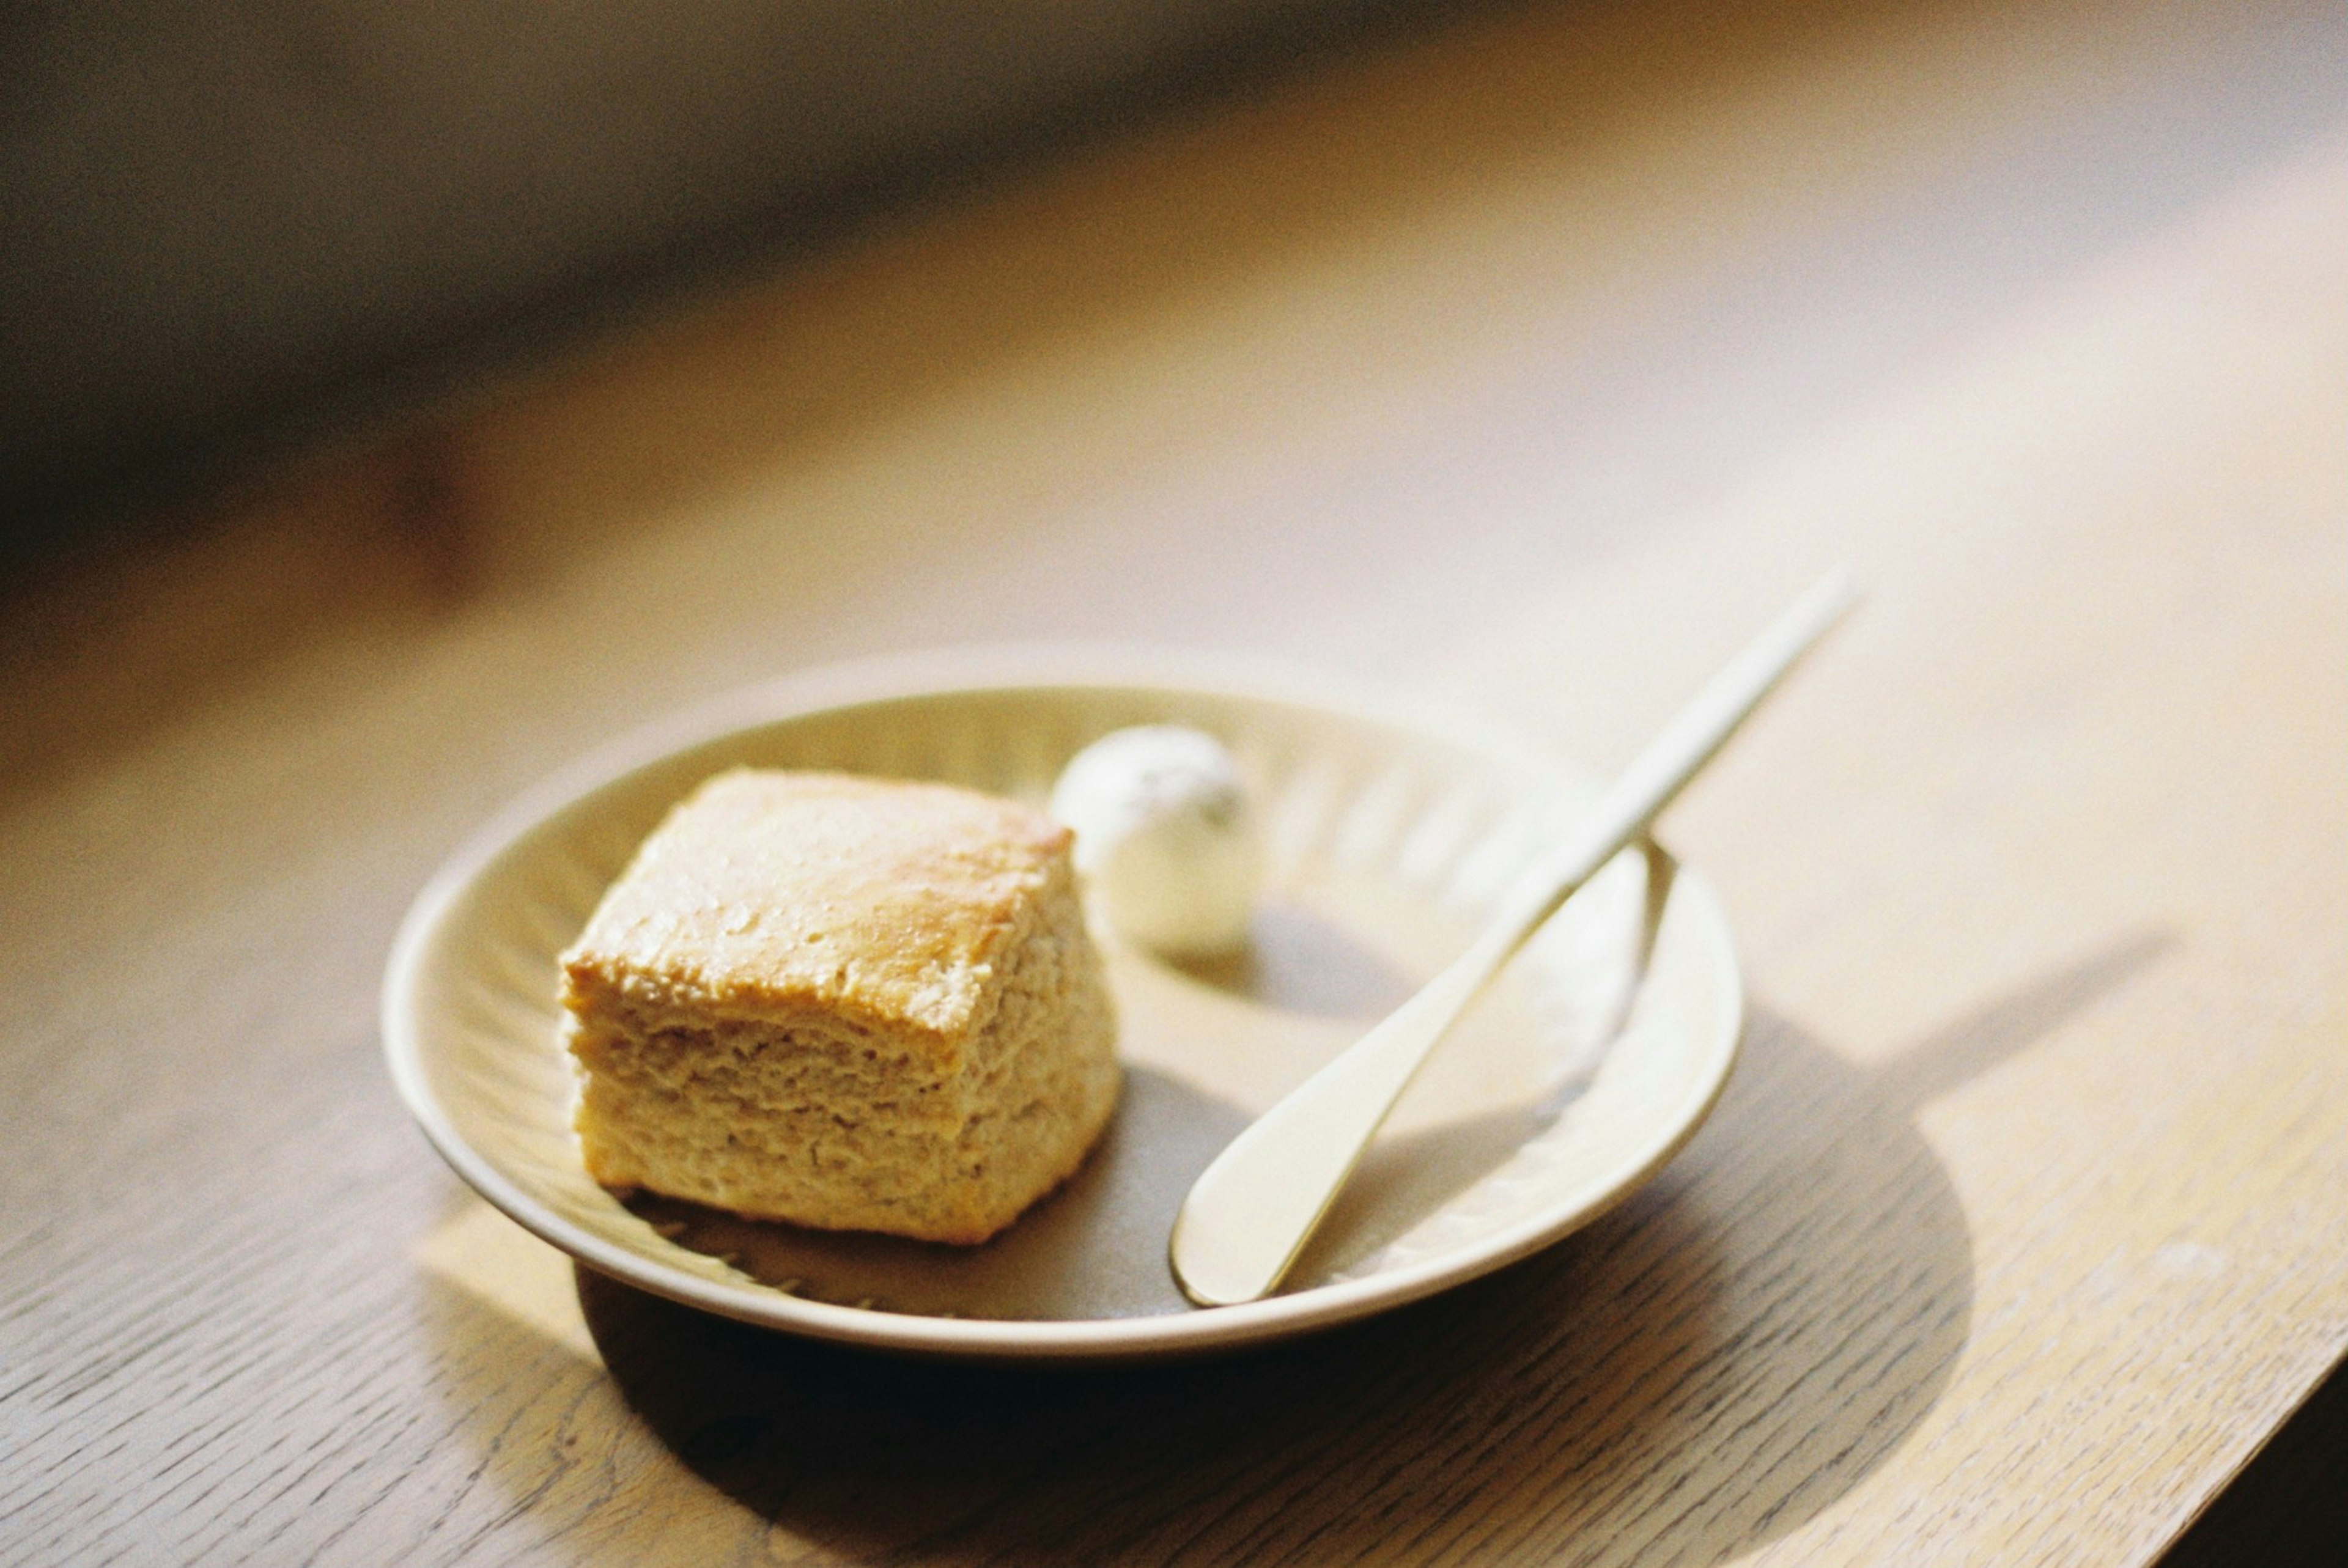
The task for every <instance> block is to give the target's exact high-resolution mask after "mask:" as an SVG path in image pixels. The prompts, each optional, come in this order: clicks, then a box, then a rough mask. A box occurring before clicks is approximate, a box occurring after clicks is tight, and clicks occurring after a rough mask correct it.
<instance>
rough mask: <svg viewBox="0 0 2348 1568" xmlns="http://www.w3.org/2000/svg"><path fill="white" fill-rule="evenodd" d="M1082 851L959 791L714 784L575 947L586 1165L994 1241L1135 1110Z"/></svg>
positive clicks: (736, 1204) (690, 1188)
mask: <svg viewBox="0 0 2348 1568" xmlns="http://www.w3.org/2000/svg"><path fill="white" fill-rule="evenodd" d="M1069 843H1070V835H1069V833H1068V831H1067V830H1066V828H1064V827H1061V826H1060V825H1057V824H1056V823H1054V822H1053V821H1051V819H1049V818H1048V817H1046V816H1045V815H1042V814H1041V813H1039V812H1036V811H1034V810H1031V809H1029V808H1028V807H1026V806H1024V805H1020V804H1017V803H1015V802H1012V801H1007V800H999V799H996V798H994V797H993V796H989V795H983V794H975V793H973V792H972V791H969V790H963V789H957V788H954V787H953V786H951V785H946V784H910V783H901V782H896V781H889V780H880V779H869V778H860V777H854V776H850V775H847V774H813V773H779V772H772V771H758V770H750V769H740V770H736V771H735V772H732V773H726V774H718V775H716V777H714V778H712V779H710V780H708V781H707V782H706V783H705V784H703V785H702V786H701V787H700V788H699V789H698V790H696V791H695V793H694V794H692V795H691V796H690V797H688V798H687V799H686V800H685V802H684V803H683V804H680V805H678V806H677V807H676V808H675V810H674V811H672V812H671V813H670V814H669V815H668V817H667V819H666V820H665V821H664V822H663V823H662V824H661V825H660V826H659V827H658V828H656V829H655V830H654V833H653V835H652V836H651V837H649V838H647V839H646V840H645V841H644V845H643V846H642V847H641V848H639V849H638V850H637V852H636V856H635V858H634V860H633V862H632V863H631V864H630V865H629V866H628V868H627V870H626V871H625V872H623V874H622V875H621V876H620V879H619V880H618V881H617V882H615V883H613V885H612V887H611V889H610V890H609V891H608V892H607V893H605V895H604V896H603V900H602V904H601V905H599V906H598V907H597V908H596V910H595V913H594V916H593V917H592V918H591V919H590V920H589V921H588V924H587V928H586V930H585V931H584V932H582V934H581V936H580V938H579V939H578V941H577V942H576V943H574V944H573V945H572V948H570V950H569V951H568V952H566V953H565V954H564V955H563V957H562V971H563V996H562V1001H563V1006H564V1008H565V1009H567V1012H568V1015H569V1016H568V1020H567V1022H566V1034H567V1038H568V1043H569V1046H570V1049H571V1051H572V1055H573V1056H574V1057H575V1058H576V1059H577V1062H578V1066H579V1070H580V1099H579V1109H578V1116H577V1126H578V1130H579V1138H580V1143H581V1146H582V1151H583V1152H584V1154H585V1157H586V1163H587V1169H588V1173H590V1174H591V1175H592V1176H593V1177H594V1178H595V1179H596V1180H597V1181H598V1182H601V1183H602V1184H604V1185H606V1186H609V1187H618V1188H630V1187H642V1188H646V1189H648V1190H650V1191H653V1192H656V1193H663V1194H668V1195H669V1196H672V1197H678V1198H685V1199H689V1200H691V1201H693V1202H695V1203H700V1204H709V1205H711V1206H712V1207H716V1208H722V1209H730V1210H732V1211H734V1212H735V1213H736V1214H747V1215H750V1216H753V1217H755V1218H759V1219H775V1220H786V1221H788V1222H789V1223H791V1224H793V1225H811V1226H816V1227H819V1228H822V1229H827V1230H860V1231H881V1232H886V1233H889V1234H891V1235H904V1236H914V1237H918V1238H921V1239H922V1240H925V1241H942V1242H960V1243H975V1242H982V1241H984V1240H986V1239H987V1238H988V1237H989V1236H992V1235H994V1234H995V1233H996V1232H997V1231H999V1230H1001V1229H1002V1228H1003V1227H1004V1226H1005V1225H1009V1224H1010V1223H1011V1222H1012V1220H1013V1219H1014V1218H1016V1217H1017V1216H1018V1214H1019V1213H1020V1212H1021V1211H1022V1210H1023V1209H1025V1208H1026V1207H1027V1205H1028V1204H1032V1203H1034V1202H1035V1200H1036V1199H1037V1198H1039V1197H1041V1196H1043V1195H1044V1194H1045V1193H1047V1192H1049V1191H1051V1189H1052V1188H1053V1187H1055V1186H1056V1185H1057V1184H1059V1183H1061V1182H1062V1181H1064V1180H1066V1177H1067V1176H1068V1175H1069V1174H1070V1173H1072V1172H1074V1171H1075V1170H1076V1167H1077V1165H1078V1164H1080V1163H1082V1162H1083V1160H1084V1157H1085V1154H1086V1151H1087V1150H1089V1149H1090V1148H1091V1147H1092V1144H1093V1143H1094V1141H1095V1140H1096V1139H1097V1138H1098V1137H1099V1135H1100V1132H1101V1129H1102V1127H1103V1126H1104V1125H1106V1124H1107V1121H1108V1117H1109V1112H1111V1111H1112V1110H1113V1109H1114V1108H1115V1106H1116V1103H1117V1087H1118V1071H1117V1056H1116V1036H1117V1024H1116V1014H1115V1011H1114V1009H1113V1008H1112V1005H1111V1002H1110V999H1109V993H1108V986H1107V979H1106V978H1105V977H1104V975H1103V973H1102V968H1101V963H1100V959H1099V957H1098V955H1097V953H1096V952H1095V950H1094V948H1093V945H1092V941H1091V939H1090V938H1089V937H1087V935H1086V930H1085V921H1084V913H1083V908H1082V906H1081V904H1080V903H1079V901H1078V897H1077V892H1076V881H1075V876H1074V873H1073V872H1072V870H1071V869H1070V865H1069V855H1068V848H1069Z"/></svg>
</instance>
